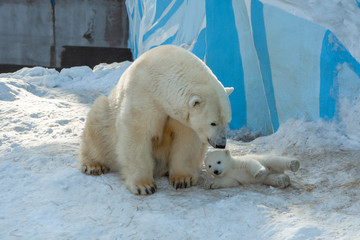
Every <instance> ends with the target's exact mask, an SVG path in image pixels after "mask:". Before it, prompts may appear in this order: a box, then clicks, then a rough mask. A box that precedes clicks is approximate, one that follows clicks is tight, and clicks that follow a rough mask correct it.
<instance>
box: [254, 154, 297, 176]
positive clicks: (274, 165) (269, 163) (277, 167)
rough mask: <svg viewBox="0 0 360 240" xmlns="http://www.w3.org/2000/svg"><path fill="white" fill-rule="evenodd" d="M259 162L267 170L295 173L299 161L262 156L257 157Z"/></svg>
mask: <svg viewBox="0 0 360 240" xmlns="http://www.w3.org/2000/svg"><path fill="white" fill-rule="evenodd" d="M259 161H260V162H261V163H262V164H263V165H264V166H266V167H267V168H269V169H272V170H274V171H275V172H279V173H280V172H284V171H286V170H289V171H292V172H296V171H297V170H298V169H299V167H300V161H299V160H297V159H296V158H291V157H283V156H274V155H264V156H259Z"/></svg>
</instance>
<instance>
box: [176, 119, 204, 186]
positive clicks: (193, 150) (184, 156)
mask: <svg viewBox="0 0 360 240" xmlns="http://www.w3.org/2000/svg"><path fill="white" fill-rule="evenodd" d="M174 121H175V120H174ZM172 135H173V142H172V148H171V150H170V156H169V182H170V184H171V185H172V186H173V187H174V188H176V189H178V188H188V187H191V186H192V185H195V184H196V183H197V181H198V178H199V171H200V168H201V163H202V161H203V159H204V155H205V152H206V145H205V144H203V143H202V142H201V141H200V139H199V137H198V136H197V134H196V133H195V132H194V131H193V130H192V129H191V128H188V127H185V126H184V125H182V124H180V123H178V125H177V126H176V128H174V132H173V133H172Z"/></svg>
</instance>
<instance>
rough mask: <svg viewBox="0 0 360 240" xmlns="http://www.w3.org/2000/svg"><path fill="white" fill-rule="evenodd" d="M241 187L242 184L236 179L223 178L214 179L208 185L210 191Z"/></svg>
mask: <svg viewBox="0 0 360 240" xmlns="http://www.w3.org/2000/svg"><path fill="white" fill-rule="evenodd" d="M239 185H240V182H238V181H237V180H236V179H234V178H231V177H228V176H223V177H219V178H214V179H212V180H210V181H209V183H208V184H206V187H207V188H210V189H216V188H231V187H237V186H239Z"/></svg>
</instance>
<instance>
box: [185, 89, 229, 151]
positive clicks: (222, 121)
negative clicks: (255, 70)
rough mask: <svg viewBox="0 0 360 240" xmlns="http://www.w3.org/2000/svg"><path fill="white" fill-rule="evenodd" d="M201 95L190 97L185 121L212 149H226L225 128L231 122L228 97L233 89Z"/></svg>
mask: <svg viewBox="0 0 360 240" xmlns="http://www.w3.org/2000/svg"><path fill="white" fill-rule="evenodd" d="M224 90H225V91H224V92H222V93H221V94H219V93H218V92H216V91H213V92H207V93H206V94H202V95H197V94H194V95H191V96H190V99H189V102H188V104H189V112H188V116H187V118H188V119H187V121H188V122H189V125H190V127H191V128H192V129H193V130H194V131H195V132H196V133H197V134H198V136H199V137H200V139H201V141H202V142H204V143H206V142H207V143H209V144H210V145H211V146H213V147H214V148H225V147H226V126H227V125H228V124H229V122H230V121H231V107H230V101H229V98H228V96H229V95H230V94H231V93H232V91H233V90H234V88H224Z"/></svg>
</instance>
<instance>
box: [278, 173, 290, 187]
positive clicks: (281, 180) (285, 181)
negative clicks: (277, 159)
mask: <svg viewBox="0 0 360 240" xmlns="http://www.w3.org/2000/svg"><path fill="white" fill-rule="evenodd" d="M277 182H278V186H279V188H286V187H288V186H290V177H289V176H288V175H286V174H280V175H279V176H278V177H277Z"/></svg>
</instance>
